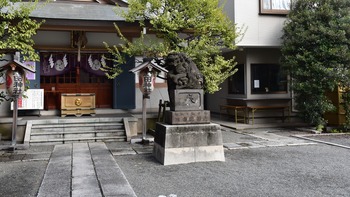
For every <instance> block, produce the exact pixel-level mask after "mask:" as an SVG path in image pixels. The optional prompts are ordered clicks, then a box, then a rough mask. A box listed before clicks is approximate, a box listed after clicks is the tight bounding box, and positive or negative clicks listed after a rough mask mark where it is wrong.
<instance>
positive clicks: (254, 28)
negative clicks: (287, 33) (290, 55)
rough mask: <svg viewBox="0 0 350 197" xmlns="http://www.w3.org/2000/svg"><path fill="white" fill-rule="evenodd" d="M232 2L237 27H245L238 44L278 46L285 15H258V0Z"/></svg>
mask: <svg viewBox="0 0 350 197" xmlns="http://www.w3.org/2000/svg"><path fill="white" fill-rule="evenodd" d="M231 1H233V0H231ZM234 2H235V4H234V20H235V23H236V24H237V26H238V27H244V28H247V29H246V32H245V34H244V37H243V39H242V40H241V41H240V42H239V43H237V45H238V46H246V47H247V46H254V47H258V46H259V47H266V46H270V47H271V46H280V44H281V40H280V38H281V36H282V27H283V23H284V21H285V20H286V17H285V16H276V15H259V0H234Z"/></svg>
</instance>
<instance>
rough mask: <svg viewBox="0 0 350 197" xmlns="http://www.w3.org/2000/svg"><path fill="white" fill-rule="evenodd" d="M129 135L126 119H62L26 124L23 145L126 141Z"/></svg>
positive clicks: (33, 121)
mask: <svg viewBox="0 0 350 197" xmlns="http://www.w3.org/2000/svg"><path fill="white" fill-rule="evenodd" d="M129 133H130V130H129V124H128V119H127V118H120V117H116V118H113V117H108V118H106V117H105V118H92V117H91V118H90V117H88V118H64V119H46V120H32V121H28V122H27V126H26V134H25V140H24V142H25V143H30V144H31V145H43V144H46V145H47V144H67V143H74V142H106V141H126V140H128V137H127V136H128V134H129Z"/></svg>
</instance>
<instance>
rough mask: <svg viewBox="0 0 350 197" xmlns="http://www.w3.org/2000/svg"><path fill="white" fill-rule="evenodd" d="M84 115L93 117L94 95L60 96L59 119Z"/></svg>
mask: <svg viewBox="0 0 350 197" xmlns="http://www.w3.org/2000/svg"><path fill="white" fill-rule="evenodd" d="M84 114H88V115H91V116H95V94H94V93H77V94H61V117H65V116H66V115H75V116H77V117H80V116H82V115H84Z"/></svg>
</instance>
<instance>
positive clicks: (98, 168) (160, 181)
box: [0, 124, 350, 197]
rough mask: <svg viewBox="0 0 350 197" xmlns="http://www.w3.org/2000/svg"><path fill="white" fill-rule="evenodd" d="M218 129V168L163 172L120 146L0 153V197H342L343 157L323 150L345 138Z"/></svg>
mask: <svg viewBox="0 0 350 197" xmlns="http://www.w3.org/2000/svg"><path fill="white" fill-rule="evenodd" d="M224 126H225V127H223V141H224V147H225V159H226V161H225V162H205V163H192V164H182V165H171V166H163V165H161V164H159V163H158V162H157V161H156V160H155V159H154V157H153V156H152V155H151V154H150V153H151V152H152V146H142V145H139V144H129V143H127V142H120V143H106V144H104V143H76V144H73V145H58V146H30V147H29V149H26V150H17V151H16V152H15V153H8V152H6V151H0V196H11V197H12V196H37V195H38V194H39V196H122V195H121V194H116V193H114V194H113V193H108V192H107V191H110V192H118V191H119V192H120V191H122V190H124V191H127V192H129V193H127V192H126V193H124V194H126V195H123V196H134V195H135V194H136V195H137V196H140V197H148V196H149V197H153V196H155V197H158V196H168V197H170V196H172V197H175V196H177V197H182V196H186V197H187V196H191V197H196V196H201V197H202V196H204V197H206V196H208V197H211V196H213V197H214V196H215V197H216V196H349V194H350V168H349V165H350V152H349V150H348V149H347V148H344V147H342V146H334V145H328V144H325V143H323V141H326V142H331V143H333V144H337V143H339V144H341V145H348V144H349V135H344V136H343V137H340V136H339V135H327V136H323V135H322V136H321V135H318V136H315V135H310V133H307V132H304V131H301V130H298V129H294V128H287V129H286V128H248V129H246V130H233V129H232V128H233V126H232V125H230V124H226V125H224ZM293 136H298V137H303V138H302V139H301V138H296V137H293ZM316 138H317V140H318V141H317V142H315V141H310V140H308V139H316ZM63 150H65V151H63ZM63 153H64V154H63ZM110 153H111V154H110ZM100 161H103V162H100ZM99 162H100V163H99ZM105 167H106V168H105ZM50 174H51V175H50ZM65 178H68V179H65ZM50 179H51V182H50ZM67 183H68V184H67ZM47 185H50V187H51V188H50V187H46V186H47ZM64 185H66V188H64ZM109 186H110V187H109ZM130 186H131V187H130ZM45 187H46V189H45ZM96 188H97V189H96ZM106 188H107V190H106ZM115 188H119V189H117V190H115ZM108 189H109V190H108ZM130 189H131V190H130ZM44 191H45V192H46V193H44ZM87 191H89V192H88V193H87ZM60 192H66V193H65V194H63V193H60ZM79 192H81V193H79ZM59 194H62V195H59ZM109 194H110V195H109Z"/></svg>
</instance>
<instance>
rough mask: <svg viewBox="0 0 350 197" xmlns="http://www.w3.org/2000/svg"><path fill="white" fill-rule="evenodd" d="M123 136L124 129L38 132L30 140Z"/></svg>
mask: <svg viewBox="0 0 350 197" xmlns="http://www.w3.org/2000/svg"><path fill="white" fill-rule="evenodd" d="M116 136H121V137H125V131H121V132H80V133H76V132H75V133H49V134H47V133H40V134H39V135H37V133H36V134H32V135H31V136H30V140H46V139H70V138H74V139H77V138H94V137H116Z"/></svg>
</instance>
